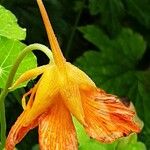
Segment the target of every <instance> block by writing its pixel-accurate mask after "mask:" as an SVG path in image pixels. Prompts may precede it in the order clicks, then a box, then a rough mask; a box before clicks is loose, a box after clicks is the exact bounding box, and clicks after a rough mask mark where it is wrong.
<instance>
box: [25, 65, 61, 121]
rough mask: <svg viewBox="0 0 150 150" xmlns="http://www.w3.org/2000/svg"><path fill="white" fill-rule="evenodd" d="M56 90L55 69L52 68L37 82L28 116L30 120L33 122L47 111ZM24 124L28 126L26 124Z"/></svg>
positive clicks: (57, 85) (57, 87) (57, 86)
mask: <svg viewBox="0 0 150 150" xmlns="http://www.w3.org/2000/svg"><path fill="white" fill-rule="evenodd" d="M58 90H59V84H58V79H57V67H56V66H53V67H50V68H48V69H47V70H46V71H45V72H44V73H43V75H42V77H41V79H40V81H39V82H38V88H37V91H36V94H35V98H34V102H33V105H32V108H31V110H30V112H29V114H28V117H29V118H30V120H34V119H35V118H36V117H38V116H39V115H40V114H42V113H44V112H45V111H47V109H48V108H49V107H50V105H51V104H52V103H53V102H54V100H55V98H54V97H55V96H56V95H57V93H58ZM26 124H28V122H26Z"/></svg>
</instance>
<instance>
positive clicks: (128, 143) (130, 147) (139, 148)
mask: <svg viewBox="0 0 150 150" xmlns="http://www.w3.org/2000/svg"><path fill="white" fill-rule="evenodd" d="M125 149H126V150H146V147H145V145H144V144H143V143H142V142H138V141H137V135H136V134H131V135H130V136H128V137H125V138H123V139H122V140H119V142H118V144H117V148H116V150H125Z"/></svg>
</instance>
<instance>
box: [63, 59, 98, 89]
mask: <svg viewBox="0 0 150 150" xmlns="http://www.w3.org/2000/svg"><path fill="white" fill-rule="evenodd" d="M66 67H67V72H68V76H69V78H70V79H71V80H72V81H73V82H75V83H76V84H78V85H79V88H81V89H85V90H86V89H87V87H88V89H89V87H91V88H92V87H96V85H95V83H94V82H93V81H92V80H91V79H90V77H88V75H86V74H85V73H84V72H83V71H82V70H80V69H79V68H77V67H76V66H74V65H72V64H71V63H68V62H67V63H66Z"/></svg>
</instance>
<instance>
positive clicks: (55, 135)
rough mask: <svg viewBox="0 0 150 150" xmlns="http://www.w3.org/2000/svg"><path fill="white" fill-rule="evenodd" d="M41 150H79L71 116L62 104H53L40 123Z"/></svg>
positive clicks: (58, 102) (59, 102)
mask: <svg viewBox="0 0 150 150" xmlns="http://www.w3.org/2000/svg"><path fill="white" fill-rule="evenodd" d="M39 143H40V149H41V150H77V149H78V148H77V138H76V133H75V128H74V126H73V122H72V118H71V115H70V113H69V111H68V109H67V108H66V107H65V106H64V104H63V103H62V102H61V99H58V100H57V103H55V104H53V106H52V107H51V109H50V111H49V112H48V114H47V116H46V117H44V118H42V119H41V121H40V123H39Z"/></svg>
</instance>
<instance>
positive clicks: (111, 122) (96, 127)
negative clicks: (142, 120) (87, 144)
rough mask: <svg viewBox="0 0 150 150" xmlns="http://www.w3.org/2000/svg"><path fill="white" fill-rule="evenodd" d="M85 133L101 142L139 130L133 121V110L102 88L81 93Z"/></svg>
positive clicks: (110, 140) (111, 140)
mask: <svg viewBox="0 0 150 150" xmlns="http://www.w3.org/2000/svg"><path fill="white" fill-rule="evenodd" d="M82 99H83V106H84V112H85V121H86V123H87V125H88V126H87V127H85V129H86V131H87V133H88V134H89V135H90V136H91V137H92V138H95V139H97V140H99V141H102V142H113V141H114V140H115V139H117V138H119V137H122V136H126V135H128V134H130V133H131V132H140V126H139V125H138V124H137V123H135V121H134V116H135V112H134V111H132V110H131V109H130V108H128V107H126V106H125V105H124V104H123V103H121V101H120V100H119V99H118V97H116V96H114V95H111V94H106V93H105V92H104V91H102V90H97V91H96V92H92V93H86V94H85V93H84V94H83V93H82Z"/></svg>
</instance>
